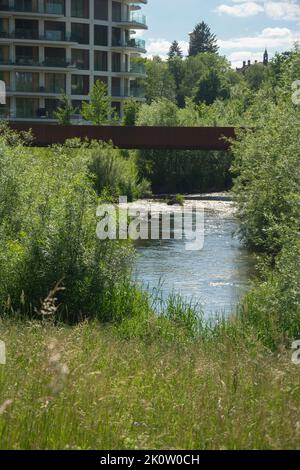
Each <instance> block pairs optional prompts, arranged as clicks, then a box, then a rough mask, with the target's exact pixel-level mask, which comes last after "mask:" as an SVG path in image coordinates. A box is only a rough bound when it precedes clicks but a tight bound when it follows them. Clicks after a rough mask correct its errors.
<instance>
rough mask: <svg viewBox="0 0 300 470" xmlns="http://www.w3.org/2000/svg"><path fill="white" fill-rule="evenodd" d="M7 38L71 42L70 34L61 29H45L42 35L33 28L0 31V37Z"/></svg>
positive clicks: (72, 39)
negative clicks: (8, 31) (11, 31)
mask: <svg viewBox="0 0 300 470" xmlns="http://www.w3.org/2000/svg"><path fill="white" fill-rule="evenodd" d="M1 37H2V38H9V39H27V40H33V41H56V42H60V41H61V42H71V41H72V42H73V41H74V38H72V36H71V34H67V33H64V32H62V31H45V34H44V35H39V34H38V32H37V31H35V30H28V29H18V30H16V31H15V32H14V33H6V32H1V31H0V38H1Z"/></svg>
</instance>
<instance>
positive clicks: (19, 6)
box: [0, 2, 65, 15]
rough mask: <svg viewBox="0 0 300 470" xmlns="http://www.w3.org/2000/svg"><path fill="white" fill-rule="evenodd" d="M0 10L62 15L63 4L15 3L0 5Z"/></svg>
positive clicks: (63, 11) (63, 10)
mask: <svg viewBox="0 0 300 470" xmlns="http://www.w3.org/2000/svg"><path fill="white" fill-rule="evenodd" d="M0 9H1V10H5V11H15V12H22V13H41V14H49V15H64V13H65V5H64V2H51V3H50V2H46V3H45V4H38V5H37V4H30V3H27V2H16V3H15V5H12V6H8V5H7V4H5V5H1V4H0Z"/></svg>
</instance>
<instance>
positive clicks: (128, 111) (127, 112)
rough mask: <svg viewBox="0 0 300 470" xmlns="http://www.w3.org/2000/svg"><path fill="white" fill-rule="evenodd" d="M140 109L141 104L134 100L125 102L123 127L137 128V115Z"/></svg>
mask: <svg viewBox="0 0 300 470" xmlns="http://www.w3.org/2000/svg"><path fill="white" fill-rule="evenodd" d="M139 109H140V103H139V102H138V101H136V100H134V99H133V98H131V99H128V100H126V101H125V102H124V108H123V111H124V116H123V125H124V126H135V123H136V120H137V115H138V112H139Z"/></svg>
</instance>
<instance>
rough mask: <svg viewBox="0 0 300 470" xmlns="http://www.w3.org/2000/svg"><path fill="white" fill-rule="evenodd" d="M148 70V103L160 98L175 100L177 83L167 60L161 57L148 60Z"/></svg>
mask: <svg viewBox="0 0 300 470" xmlns="http://www.w3.org/2000/svg"><path fill="white" fill-rule="evenodd" d="M146 71H147V80H146V82H145V95H146V99H147V103H151V102H152V101H154V100H157V99H159V98H167V99H168V100H171V101H175V96H176V85H175V81H174V78H173V76H172V74H171V72H170V70H169V67H168V64H167V62H163V61H162V60H161V58H160V57H153V59H152V60H147V62H146Z"/></svg>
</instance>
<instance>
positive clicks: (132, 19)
mask: <svg viewBox="0 0 300 470" xmlns="http://www.w3.org/2000/svg"><path fill="white" fill-rule="evenodd" d="M125 22H128V23H138V24H142V25H143V26H146V16H145V15H143V14H142V13H140V12H138V11H131V12H130V13H129V15H128V16H127V18H126V19H125Z"/></svg>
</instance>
